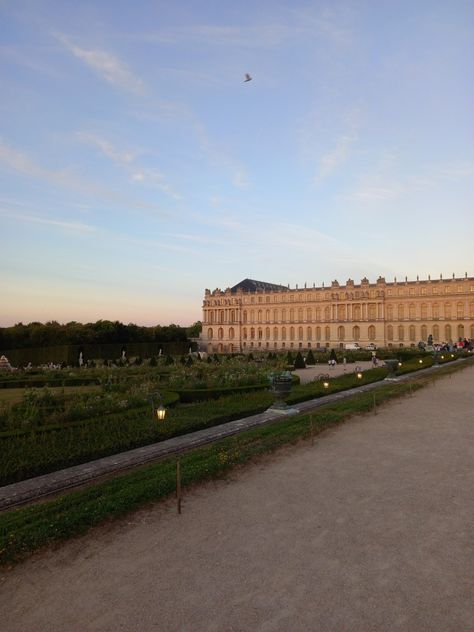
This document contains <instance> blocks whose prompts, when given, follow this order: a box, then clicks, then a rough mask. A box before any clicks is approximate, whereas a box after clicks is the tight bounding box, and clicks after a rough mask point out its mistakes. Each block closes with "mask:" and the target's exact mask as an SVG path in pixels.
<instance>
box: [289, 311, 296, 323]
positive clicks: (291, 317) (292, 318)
mask: <svg viewBox="0 0 474 632" xmlns="http://www.w3.org/2000/svg"><path fill="white" fill-rule="evenodd" d="M294 320H295V310H294V309H293V308H291V309H290V323H292V322H294Z"/></svg>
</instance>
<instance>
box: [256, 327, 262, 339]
mask: <svg viewBox="0 0 474 632" xmlns="http://www.w3.org/2000/svg"><path fill="white" fill-rule="evenodd" d="M257 335H258V339H259V340H261V339H262V338H263V331H262V328H261V327H259V328H258V331H257Z"/></svg>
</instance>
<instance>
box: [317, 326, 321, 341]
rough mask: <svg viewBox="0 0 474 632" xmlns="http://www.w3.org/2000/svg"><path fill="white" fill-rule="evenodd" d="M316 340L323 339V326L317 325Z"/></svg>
mask: <svg viewBox="0 0 474 632" xmlns="http://www.w3.org/2000/svg"><path fill="white" fill-rule="evenodd" d="M316 340H321V327H316Z"/></svg>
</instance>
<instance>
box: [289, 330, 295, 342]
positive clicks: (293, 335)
mask: <svg viewBox="0 0 474 632" xmlns="http://www.w3.org/2000/svg"><path fill="white" fill-rule="evenodd" d="M294 339H295V328H294V327H290V340H294Z"/></svg>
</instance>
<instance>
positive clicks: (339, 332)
mask: <svg viewBox="0 0 474 632" xmlns="http://www.w3.org/2000/svg"><path fill="white" fill-rule="evenodd" d="M345 337H346V330H345V329H344V327H343V326H342V325H340V326H339V327H338V328H337V339H338V340H344V338H345Z"/></svg>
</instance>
